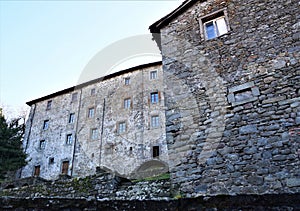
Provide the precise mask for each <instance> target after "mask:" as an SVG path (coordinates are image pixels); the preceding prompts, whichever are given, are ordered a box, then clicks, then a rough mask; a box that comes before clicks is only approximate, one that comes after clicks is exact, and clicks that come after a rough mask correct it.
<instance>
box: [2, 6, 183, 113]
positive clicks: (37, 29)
mask: <svg viewBox="0 0 300 211" xmlns="http://www.w3.org/2000/svg"><path fill="white" fill-rule="evenodd" d="M181 3H182V0H169V1H0V106H1V105H6V106H7V105H8V106H12V107H13V108H18V107H26V106H25V103H26V102H27V101H29V100H33V99H35V98H38V97H42V96H44V95H47V94H51V93H53V92H56V91H59V90H62V89H65V88H68V87H71V86H74V85H76V82H77V80H78V77H79V76H80V73H81V71H82V70H83V69H84V67H85V65H86V64H87V63H88V62H89V60H90V59H91V58H92V57H93V56H94V55H95V54H97V52H99V51H101V49H103V48H105V47H106V46H108V45H110V44H112V43H114V42H116V41H118V40H121V39H124V38H126V37H130V36H135V35H140V34H146V33H149V30H148V27H149V25H151V24H152V23H154V22H155V21H157V20H158V19H160V18H161V17H163V16H165V15H166V14H168V13H169V12H171V11H172V10H173V9H175V8H176V7H177V6H179V5H180V4H181Z"/></svg>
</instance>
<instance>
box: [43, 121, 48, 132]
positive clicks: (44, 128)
mask: <svg viewBox="0 0 300 211" xmlns="http://www.w3.org/2000/svg"><path fill="white" fill-rule="evenodd" d="M48 128H49V120H45V121H44V124H43V130H47V129H48Z"/></svg>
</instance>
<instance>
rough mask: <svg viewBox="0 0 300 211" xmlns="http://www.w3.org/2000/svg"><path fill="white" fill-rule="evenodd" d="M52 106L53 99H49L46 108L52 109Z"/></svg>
mask: <svg viewBox="0 0 300 211" xmlns="http://www.w3.org/2000/svg"><path fill="white" fill-rule="evenodd" d="M51 106H52V100H49V101H48V102H47V107H46V110H50V109H51Z"/></svg>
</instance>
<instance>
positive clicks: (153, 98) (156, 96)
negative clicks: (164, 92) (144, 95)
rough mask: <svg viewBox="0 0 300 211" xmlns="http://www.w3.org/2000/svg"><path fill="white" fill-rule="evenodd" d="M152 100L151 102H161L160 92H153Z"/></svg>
mask: <svg viewBox="0 0 300 211" xmlns="http://www.w3.org/2000/svg"><path fill="white" fill-rule="evenodd" d="M150 102H151V104H156V103H159V94H158V92H152V93H151V94H150Z"/></svg>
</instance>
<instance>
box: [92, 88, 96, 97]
mask: <svg viewBox="0 0 300 211" xmlns="http://www.w3.org/2000/svg"><path fill="white" fill-rule="evenodd" d="M95 94H96V89H95V88H93V89H91V96H94V95H95Z"/></svg>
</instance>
